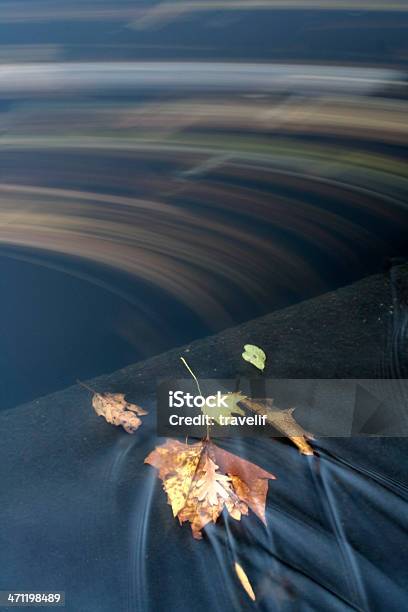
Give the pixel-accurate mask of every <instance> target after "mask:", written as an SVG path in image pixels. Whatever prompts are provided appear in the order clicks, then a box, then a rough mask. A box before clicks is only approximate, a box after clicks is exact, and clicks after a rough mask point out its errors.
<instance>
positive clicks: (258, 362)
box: [242, 344, 266, 371]
mask: <svg viewBox="0 0 408 612" xmlns="http://www.w3.org/2000/svg"><path fill="white" fill-rule="evenodd" d="M242 358H243V359H244V360H245V361H248V362H249V363H252V365H253V366H255V367H256V368H258V370H262V371H263V370H264V368H265V361H266V355H265V353H264V351H263V350H262V349H261V348H259V346H255V344H245V346H244V352H243V353H242Z"/></svg>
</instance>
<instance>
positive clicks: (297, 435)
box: [241, 398, 314, 455]
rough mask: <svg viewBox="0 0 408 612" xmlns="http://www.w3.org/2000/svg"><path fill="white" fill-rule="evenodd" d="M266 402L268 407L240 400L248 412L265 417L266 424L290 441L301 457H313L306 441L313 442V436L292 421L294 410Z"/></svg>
mask: <svg viewBox="0 0 408 612" xmlns="http://www.w3.org/2000/svg"><path fill="white" fill-rule="evenodd" d="M266 402H267V403H268V404H269V405H265V404H264V403H262V402H260V401H254V400H251V399H248V398H243V399H242V400H241V403H242V405H243V406H245V407H246V408H247V409H248V410H251V411H252V412H256V413H257V414H261V415H266V422H267V423H269V425H272V427H274V428H275V429H277V430H278V431H280V432H281V433H282V434H284V435H285V436H286V437H288V438H289V439H290V440H292V442H293V444H295V445H296V446H297V447H298V449H299V450H300V452H301V453H302V455H313V454H314V452H313V448H312V447H311V446H310V444H309V443H308V440H313V435H312V434H311V433H309V432H307V431H305V430H304V429H303V427H302V426H301V425H299V423H298V422H297V421H296V420H295V419H294V417H293V411H294V410H295V409H294V408H287V409H286V410H281V409H279V408H275V407H274V406H273V400H266Z"/></svg>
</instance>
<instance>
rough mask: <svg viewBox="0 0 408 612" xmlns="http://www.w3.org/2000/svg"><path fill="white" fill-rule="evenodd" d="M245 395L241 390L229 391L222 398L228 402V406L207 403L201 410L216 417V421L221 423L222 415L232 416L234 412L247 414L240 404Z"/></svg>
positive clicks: (211, 416) (213, 417)
mask: <svg viewBox="0 0 408 612" xmlns="http://www.w3.org/2000/svg"><path fill="white" fill-rule="evenodd" d="M244 397H245V396H244V395H242V393H241V392H240V391H238V392H237V393H227V394H226V395H223V396H222V400H223V401H224V402H225V403H226V404H227V406H209V405H208V404H207V403H205V404H204V406H202V408H201V412H203V414H206V415H207V416H209V417H210V418H212V419H214V421H216V422H217V423H219V424H220V425H221V419H220V417H221V416H223V417H230V416H232V414H240V415H241V416H243V415H244V414H245V412H244V411H243V410H242V408H241V407H240V406H238V404H239V402H241V401H242V400H243V399H244Z"/></svg>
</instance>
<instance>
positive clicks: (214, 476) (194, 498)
mask: <svg viewBox="0 0 408 612" xmlns="http://www.w3.org/2000/svg"><path fill="white" fill-rule="evenodd" d="M145 463H148V464H150V465H152V466H153V467H155V468H157V469H158V471H159V473H158V476H159V478H160V479H161V480H162V482H163V488H164V490H165V491H166V493H167V499H168V502H169V504H170V505H171V507H172V510H173V515H174V516H177V517H178V519H179V521H180V524H182V523H183V522H185V521H189V522H190V523H191V529H192V532H193V536H194V538H196V539H201V537H202V534H201V530H202V529H203V528H204V527H205V526H206V525H207V524H208V523H210V522H213V523H215V522H216V521H217V519H218V517H219V516H220V514H221V512H222V511H223V509H224V508H226V509H227V511H228V512H229V514H230V515H231V516H232V517H233V518H234V519H236V520H240V519H241V516H242V515H246V514H248V511H249V508H251V509H252V510H253V511H254V512H255V513H256V514H257V515H258V516H259V517H260V518H261V520H262V521H263V522H264V523H265V503H266V494H267V491H268V479H274V478H275V476H274V475H273V474H270V473H269V472H266V471H265V470H262V469H261V468H260V467H258V466H257V465H255V464H253V463H251V462H249V461H246V460H245V459H241V458H240V457H238V456H237V455H233V454H232V453H228V452H227V451H224V450H222V449H220V448H219V447H217V446H215V444H213V443H212V442H210V441H209V440H204V441H202V442H199V443H196V444H184V443H182V442H178V441H177V440H168V441H167V442H166V443H165V444H163V445H162V446H158V447H157V448H155V449H154V450H153V451H152V452H151V453H150V454H149V456H148V457H146V459H145Z"/></svg>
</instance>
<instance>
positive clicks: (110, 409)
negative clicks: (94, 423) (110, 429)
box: [92, 393, 148, 434]
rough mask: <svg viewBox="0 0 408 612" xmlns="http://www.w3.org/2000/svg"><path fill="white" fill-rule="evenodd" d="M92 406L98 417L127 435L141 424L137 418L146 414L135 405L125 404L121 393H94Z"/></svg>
mask: <svg viewBox="0 0 408 612" xmlns="http://www.w3.org/2000/svg"><path fill="white" fill-rule="evenodd" d="M92 406H93V408H94V410H95V412H96V414H97V415H98V416H102V417H103V418H104V419H105V420H106V421H107V422H108V423H111V424H112V425H116V426H120V425H121V426H122V427H123V429H124V430H125V431H127V433H129V434H132V433H134V432H135V431H136V429H138V428H139V427H140V425H141V424H142V421H141V419H139V416H143V415H145V414H148V413H147V412H146V410H143V408H140V406H138V405H137V404H131V403H130V402H127V401H126V400H125V395H124V394H123V393H94V395H93V397H92Z"/></svg>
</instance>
